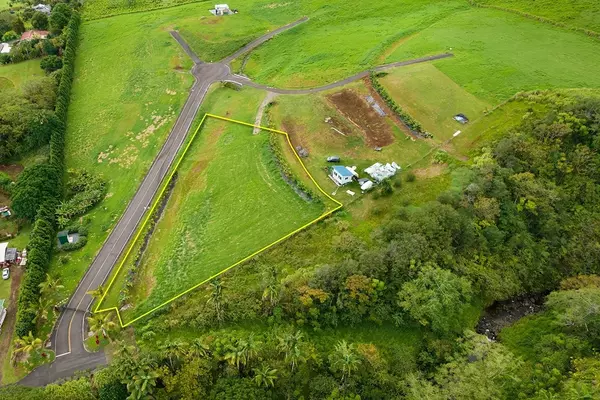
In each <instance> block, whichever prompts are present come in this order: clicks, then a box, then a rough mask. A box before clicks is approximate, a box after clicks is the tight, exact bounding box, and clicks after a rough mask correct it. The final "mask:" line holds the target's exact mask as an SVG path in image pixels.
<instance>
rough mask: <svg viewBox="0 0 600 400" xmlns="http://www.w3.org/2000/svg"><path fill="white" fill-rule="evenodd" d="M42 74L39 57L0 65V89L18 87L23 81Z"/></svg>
mask: <svg viewBox="0 0 600 400" xmlns="http://www.w3.org/2000/svg"><path fill="white" fill-rule="evenodd" d="M44 75H45V73H44V70H43V69H41V68H40V60H39V59H36V60H27V61H23V62H20V63H17V64H8V65H2V66H0V91H2V90H5V89H16V88H19V87H20V86H21V85H22V84H23V83H24V82H27V81H28V80H31V79H33V78H37V77H41V76H44Z"/></svg>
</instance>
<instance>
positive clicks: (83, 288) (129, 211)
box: [19, 17, 452, 386]
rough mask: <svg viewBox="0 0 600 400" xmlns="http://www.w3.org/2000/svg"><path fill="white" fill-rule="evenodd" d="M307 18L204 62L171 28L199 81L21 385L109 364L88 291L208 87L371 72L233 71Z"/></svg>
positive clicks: (120, 246) (140, 210)
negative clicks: (93, 332) (259, 78)
mask: <svg viewBox="0 0 600 400" xmlns="http://www.w3.org/2000/svg"><path fill="white" fill-rule="evenodd" d="M306 21H308V18H306V17H305V18H301V19H299V20H297V21H295V22H292V23H290V24H288V25H285V26H282V27H281V28H278V29H276V30H273V31H271V32H269V33H267V34H266V35H264V36H261V37H260V38H258V39H256V40H254V41H252V42H250V43H249V44H247V45H246V46H244V47H242V48H241V49H240V50H238V51H236V52H235V53H233V54H232V55H231V56H229V57H226V58H225V59H223V60H221V61H219V62H216V63H206V62H203V61H202V60H201V59H200V58H199V57H198V55H196V54H195V53H194V51H193V50H192V48H191V47H190V46H189V45H188V43H186V42H185V40H184V39H183V38H182V37H181V35H179V33H178V32H176V31H171V32H170V33H171V36H172V37H173V38H174V39H175V40H176V41H177V42H178V43H179V45H180V46H181V47H182V48H183V50H184V51H185V52H186V53H187V55H188V56H189V57H190V58H191V59H192V60H193V61H194V66H193V68H192V70H191V72H192V74H193V76H194V78H195V82H194V84H193V85H192V88H191V90H190V93H189V95H188V98H187V100H186V102H185V104H184V106H183V109H182V110H181V113H180V114H179V116H178V118H177V120H176V121H175V125H174V126H173V129H172V130H171V132H170V133H169V136H168V137H167V140H166V141H165V143H164V145H163V147H162V148H161V149H160V152H159V153H158V156H157V157H156V158H155V159H154V161H153V163H152V165H151V166H150V169H149V170H148V172H147V174H146V176H145V177H144V179H143V180H142V183H141V184H140V186H139V188H138V190H137V192H136V193H135V195H134V197H133V199H132V200H131V202H130V203H129V205H128V206H127V208H126V209H125V212H124V213H123V215H122V216H121V218H120V220H119V221H118V222H117V225H116V226H115V227H114V229H113V230H112V231H111V233H110V234H109V236H108V238H107V239H106V241H105V242H104V244H103V246H102V248H101V249H100V251H99V252H98V254H97V255H96V257H95V258H94V260H93V262H92V264H91V265H90V267H89V268H88V270H87V272H86V274H85V275H84V276H83V278H82V279H81V281H80V282H79V285H78V286H77V289H76V290H75V293H74V294H73V296H72V297H71V298H70V299H69V302H68V303H67V305H66V306H65V307H64V309H63V311H62V313H61V315H60V317H59V319H58V321H57V323H56V325H55V327H54V330H53V332H52V336H51V342H52V348H53V350H54V351H55V352H56V359H55V360H54V362H52V363H51V364H45V365H42V366H40V367H38V368H36V369H35V370H34V371H32V372H31V373H30V374H29V375H27V376H26V377H25V378H23V379H22V380H21V381H19V384H22V385H25V386H44V385H47V384H49V383H52V382H54V381H56V380H58V379H63V378H67V377H69V376H72V375H73V374H74V373H75V372H77V371H81V370H89V369H94V368H96V367H98V366H101V365H104V364H106V363H107V359H106V356H105V354H104V353H103V352H102V351H100V352H95V353H90V352H88V351H87V350H86V348H85V346H84V342H85V339H86V338H87V326H86V323H87V322H86V318H87V317H88V316H90V308H91V306H92V303H93V298H92V297H91V296H90V295H89V294H87V292H89V291H91V290H94V289H96V288H97V287H98V286H101V285H103V284H104V283H105V282H106V281H107V278H108V276H109V275H110V273H111V272H112V270H113V267H114V266H115V264H116V262H117V260H118V258H119V256H120V255H121V253H122V252H123V250H124V249H125V246H126V245H127V244H128V243H129V240H130V239H131V237H132V236H133V234H134V232H135V231H136V228H137V227H138V225H139V222H140V221H141V219H142V217H143V216H144V214H145V212H146V210H147V208H148V206H149V205H150V204H151V202H152V200H153V198H154V196H155V194H156V192H157V191H158V188H159V187H160V185H161V183H162V182H163V180H164V178H165V176H166V175H167V172H168V171H169V169H170V167H171V164H172V163H173V161H174V159H175V156H176V155H177V153H178V151H179V149H180V147H181V145H182V144H183V142H184V141H185V138H186V136H187V134H188V132H189V130H190V127H191V126H192V123H193V121H194V119H195V117H196V114H197V112H198V109H199V108H200V106H201V104H202V101H203V100H204V97H205V96H206V93H207V91H208V89H209V88H210V86H211V85H212V84H213V83H217V82H234V83H236V84H239V85H242V86H243V85H248V86H250V87H254V88H257V89H262V90H266V91H269V92H273V93H278V94H306V93H316V92H320V91H323V90H329V89H333V88H336V87H340V86H344V85H346V84H348V83H350V82H353V81H356V80H358V79H361V78H363V77H365V76H367V75H368V74H369V72H370V71H371V70H367V71H363V72H360V73H358V74H356V75H353V76H351V77H349V78H346V79H344V80H341V81H338V82H334V83H332V84H329V85H325V86H321V87H317V88H311V89H277V88H272V87H269V86H266V85H261V84H257V83H254V82H252V81H251V80H250V79H249V78H247V77H244V76H241V75H237V74H233V73H231V68H230V65H229V64H230V63H231V62H232V61H233V60H234V59H236V58H238V57H240V56H242V55H244V54H245V53H248V52H250V51H252V50H254V49H255V48H256V47H258V46H260V45H261V44H263V43H264V42H266V41H267V40H269V39H271V38H273V37H274V36H275V35H277V34H279V33H281V32H284V31H286V30H288V29H292V28H294V27H295V26H297V25H299V24H301V23H304V22H306ZM451 56H452V55H451V54H440V55H435V56H430V57H423V58H419V59H415V60H409V61H403V62H398V63H392V64H386V65H382V66H379V67H375V68H374V69H372V70H375V71H382V70H385V69H388V68H394V67H398V66H403V65H410V64H415V63H420V62H427V61H431V60H436V59H441V58H446V57H451Z"/></svg>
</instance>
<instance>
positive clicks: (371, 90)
mask: <svg viewBox="0 0 600 400" xmlns="http://www.w3.org/2000/svg"><path fill="white" fill-rule="evenodd" d="M363 82H364V84H365V86H366V87H367V89H368V90H369V94H370V95H371V96H372V97H373V99H375V101H376V102H377V103H378V104H379V106H380V107H381V108H382V109H383V111H385V113H386V114H387V115H389V117H390V119H391V120H392V121H393V122H394V124H395V125H396V126H397V127H398V128H399V129H400V130H401V131H402V132H404V134H405V135H406V136H409V137H410V138H411V139H413V140H416V139H420V138H419V136H418V135H417V134H416V133H415V132H413V131H412V130H411V129H410V128H409V127H408V126H407V125H406V124H405V123H404V121H402V120H401V119H400V117H399V116H398V114H396V113H395V112H393V111H392V109H391V108H389V107H388V105H387V103H386V102H385V100H383V98H382V97H381V96H380V95H379V93H378V92H377V90H375V88H373V85H371V80H370V79H369V78H364V79H363Z"/></svg>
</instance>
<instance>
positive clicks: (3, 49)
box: [0, 43, 12, 54]
mask: <svg viewBox="0 0 600 400" xmlns="http://www.w3.org/2000/svg"><path fill="white" fill-rule="evenodd" d="M10 49H12V47H10V44H8V43H0V54H8V53H10Z"/></svg>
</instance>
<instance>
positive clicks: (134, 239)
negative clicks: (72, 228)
mask: <svg viewBox="0 0 600 400" xmlns="http://www.w3.org/2000/svg"><path fill="white" fill-rule="evenodd" d="M207 117H208V118H215V119H219V120H222V121H227V122H233V123H235V124H239V125H245V126H249V127H252V128H259V129H262V130H265V131H268V132H272V133H277V134H280V135H285V137H286V139H287V143H288V145H289V146H290V149H292V152H293V153H294V155H295V156H296V159H297V160H298V162H300V165H301V166H302V169H304V172H306V174H307V175H308V177H309V178H310V180H311V181H312V182H313V183H314V184H315V186H316V187H317V188H318V189H319V191H320V192H321V193H323V194H324V195H325V196H326V197H327V198H328V199H329V200H331V201H333V202H334V203H335V204H336V207H335V208H333V209H332V210H330V211H327V212H325V213H324V214H322V215H321V216H319V217H317V218H316V219H314V220H312V221H311V222H309V223H307V224H305V225H303V226H301V227H300V228H298V229H296V230H294V231H293V232H291V233H288V234H287V235H285V236H283V237H281V238H279V239H277V240H276V241H274V242H273V243H271V244H269V245H267V246H265V247H263V248H262V249H260V250H258V251H255V252H254V253H252V254H250V255H249V256H246V257H244V258H243V259H241V260H239V261H238V262H236V263H234V264H232V265H230V266H229V267H227V268H225V269H223V270H222V271H221V272H219V273H217V274H215V275H213V276H211V277H210V278H208V279H205V280H203V281H202V282H200V283H198V284H196V285H194V286H193V287H191V288H189V289H187V290H185V291H184V292H181V293H180V294H178V295H177V296H174V297H172V298H171V299H169V300H167V301H165V302H164V303H162V304H160V305H158V306H156V307H154V308H153V309H151V310H150V311H147V312H145V313H144V314H142V315H140V316H139V317H137V318H135V319H133V320H131V321H129V322H127V323H125V324H124V323H123V319H122V318H121V313H120V312H119V309H118V307H109V308H100V306H101V305H102V303H103V301H104V299H105V297H106V295H107V294H108V292H109V290H110V289H111V287H112V285H113V283H114V282H115V280H116V278H117V276H119V272H120V271H121V269H122V268H123V265H125V261H127V259H128V257H129V254H130V253H131V251H132V249H133V247H134V245H135V244H136V243H137V241H138V239H139V238H140V236H141V234H142V232H143V231H144V229H145V228H146V225H147V224H148V221H149V220H150V217H151V216H152V215H153V214H154V210H155V209H156V206H157V205H158V204H159V202H160V199H161V198H162V196H163V194H164V193H165V190H166V189H167V187H168V186H169V184H170V183H171V180H172V179H173V176H174V175H175V172H176V171H177V169H178V168H179V164H181V161H182V160H183V158H184V157H185V155H186V154H187V152H188V149H189V148H190V146H191V144H192V143H193V142H194V139H195V138H196V135H197V134H198V132H199V131H200V128H202V126H203V125H204V121H205V120H206V118H207ZM343 206H344V205H343V204H342V203H340V202H339V201H338V200H336V199H334V198H333V197H331V196H330V195H329V193H327V192H325V191H324V190H323V188H321V186H320V185H319V184H318V183H317V181H316V180H315V178H313V176H312V175H311V173H310V172H308V169H307V168H306V166H305V165H304V163H303V162H302V159H301V158H300V156H299V155H298V153H297V152H296V149H294V146H293V145H292V141H291V140H290V135H288V134H287V132H283V131H278V130H276V129H271V128H267V127H264V126H260V125H254V124H249V123H247V122H243V121H237V120H234V119H230V118H225V117H221V116H219V115H213V114H208V113H207V114H204V116H203V117H202V120H201V121H200V125H198V128H196V130H195V131H194V133H193V135H192V137H191V139H190V141H189V142H188V144H187V145H186V147H185V148H184V150H183V153H182V154H181V156H180V157H179V159H178V160H177V163H176V164H175V167H174V168H173V170H172V171H171V174H170V175H169V177H168V179H167V180H166V182H165V183H164V185H163V187H162V189H161V191H160V193H159V194H158V196H157V197H156V199H155V200H154V204H153V205H152V208H150V211H149V212H148V213H147V214H146V218H145V219H144V222H143V223H142V225H141V226H140V227H139V229H138V232H137V234H136V235H135V237H134V238H133V240H132V241H131V242H130V244H129V247H128V249H127V251H126V252H125V254H124V255H123V257H122V260H121V263H120V264H119V266H118V267H117V270H116V271H115V272H114V273H113V277H112V279H111V280H110V282H109V283H108V286H107V287H106V290H105V291H104V294H103V295H102V297H101V298H100V301H99V302H98V304H97V305H96V308H95V310H94V313H99V312H108V311H115V312H116V313H117V317H118V318H119V324H120V325H121V328H124V327H126V326H129V325H131V324H133V323H134V322H136V321H138V320H140V319H142V318H144V317H146V316H148V315H149V314H152V313H153V312H155V311H157V310H158V309H160V308H162V307H164V306H166V305H167V304H169V303H172V302H173V301H175V300H176V299H178V298H180V297H182V296H184V295H186V294H188V293H189V292H191V291H192V290H195V289H197V288H198V287H200V286H202V285H204V284H205V283H207V282H208V281H210V280H212V279H214V278H216V277H218V276H220V275H222V274H224V273H225V272H227V271H229V270H230V269H232V268H234V267H237V266H238V265H240V264H242V263H244V262H246V261H248V260H249V259H251V258H253V257H255V256H257V255H258V254H260V253H262V252H263V251H265V250H267V249H269V248H271V247H273V246H275V245H276V244H278V243H280V242H282V241H284V240H285V239H287V238H289V237H290V236H293V235H295V234H296V233H298V232H300V231H302V230H304V229H306V228H308V227H309V226H311V225H313V224H315V223H317V222H319V221H321V220H322V219H324V218H326V217H328V216H329V215H331V214H333V213H334V212H336V211H337V210H339V209H340V208H342V207H343Z"/></svg>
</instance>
